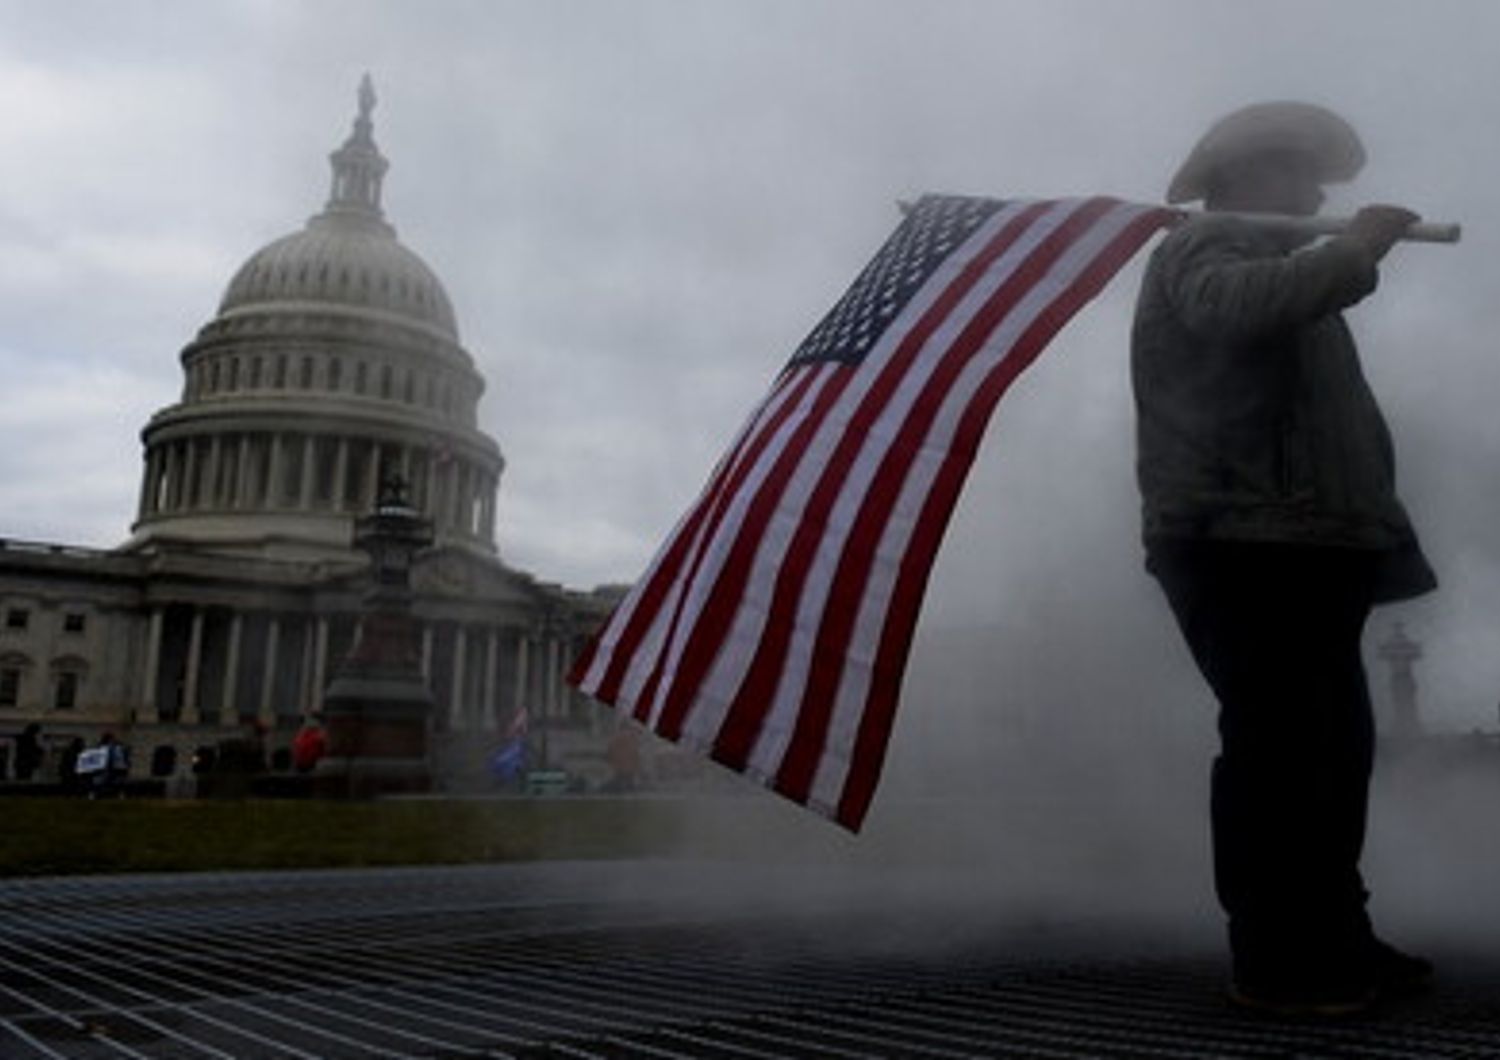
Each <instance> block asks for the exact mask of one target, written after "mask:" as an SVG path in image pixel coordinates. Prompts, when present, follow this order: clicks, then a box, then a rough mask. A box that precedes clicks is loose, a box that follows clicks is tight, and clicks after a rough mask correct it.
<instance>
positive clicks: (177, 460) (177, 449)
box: [167, 442, 182, 511]
mask: <svg viewBox="0 0 1500 1060" xmlns="http://www.w3.org/2000/svg"><path fill="white" fill-rule="evenodd" d="M181 506H182V443H181V442H168V443H167V509H168V510H169V511H170V510H175V509H177V508H179V507H181Z"/></svg>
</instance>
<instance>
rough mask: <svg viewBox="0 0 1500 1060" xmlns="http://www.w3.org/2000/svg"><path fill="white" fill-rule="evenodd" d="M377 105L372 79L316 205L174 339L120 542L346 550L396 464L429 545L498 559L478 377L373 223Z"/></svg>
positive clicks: (428, 272)
mask: <svg viewBox="0 0 1500 1060" xmlns="http://www.w3.org/2000/svg"><path fill="white" fill-rule="evenodd" d="M374 106H375V93H374V90H373V88H372V87H371V85H370V82H369V78H368V77H366V78H365V79H364V81H363V82H362V83H361V84H360V90H359V110H358V113H357V115H356V117H355V119H354V127H353V130H352V132H351V133H350V135H349V137H348V138H347V139H346V140H345V141H344V143H343V144H342V145H341V146H340V147H339V148H338V149H337V150H335V151H334V152H333V153H332V154H331V155H330V156H329V157H330V161H331V163H332V166H333V179H332V187H331V191H330V194H329V197H328V201H327V203H326V204H325V206H324V208H323V210H322V211H321V212H320V213H318V214H317V215H316V216H314V217H313V218H312V219H311V220H309V221H308V222H307V224H306V226H305V227H304V228H303V229H302V230H300V231H298V232H294V233H292V234H291V235H287V236H283V237H281V238H280V239H276V240H274V241H273V242H271V243H269V244H267V245H266V246H264V247H262V248H261V249H260V250H258V251H256V252H255V253H254V254H252V255H251V256H250V258H249V259H248V260H247V261H246V262H245V263H244V264H243V265H242V266H241V267H240V268H239V270H238V271H237V272H236V273H235V274H234V277H233V278H232V279H231V280H230V282H229V285H228V287H227V288H226V289H225V292H224V296H223V298H222V299H221V301H220V303H219V308H218V312H217V314H216V315H215V317H214V319H213V320H211V321H210V322H209V323H207V324H205V325H204V326H203V327H202V328H201V329H200V330H199V332H198V335H197V337H196V338H195V339H194V340H193V341H192V342H190V343H189V344H188V345H187V347H186V348H185V349H184V350H183V351H182V357H181V360H182V367H183V376H184V385H183V392H182V398H181V400H180V401H179V402H178V403H177V404H174V405H171V406H168V407H167V408H165V409H162V410H161V411H160V412H158V413H157V414H156V415H155V416H153V417H152V419H151V421H150V423H148V424H147V425H146V428H145V430H144V431H143V432H142V439H143V441H144V443H145V450H146V452H145V469H144V474H143V476H142V484H141V497H140V506H139V517H138V519H137V521H136V523H135V525H134V526H133V527H132V537H131V540H130V541H129V542H128V543H127V544H126V546H125V548H126V549H129V550H149V549H152V548H155V547H159V546H165V545H173V544H182V545H190V546H193V547H196V548H201V549H209V550H214V551H221V552H223V551H227V552H232V553H237V554H248V555H255V556H262V557H267V558H295V559H314V560H320V559H326V560H350V559H352V558H353V557H354V556H355V553H353V551H352V548H351V544H350V526H351V520H352V518H353V517H354V516H356V515H359V514H362V513H364V512H366V511H368V510H369V509H370V507H371V505H372V504H373V503H374V499H375V495H376V492H377V488H378V485H379V482H380V481H381V480H382V479H383V478H385V477H386V476H388V475H392V474H395V475H399V476H400V477H402V478H403V479H404V480H405V481H406V482H407V483H408V486H409V489H410V495H411V498H412V501H413V503H414V504H416V505H417V506H418V507H420V508H421V509H422V510H423V511H424V512H425V513H426V514H427V515H428V516H429V517H430V518H431V519H432V520H433V522H434V525H435V530H436V534H437V543H438V545H439V547H442V546H456V547H460V548H464V549H467V550H469V551H473V552H480V553H485V554H490V555H493V554H494V551H495V546H494V513H495V493H496V490H497V489H498V486H499V479H500V474H501V472H502V470H503V469H504V460H503V458H502V457H501V455H500V450H499V447H498V446H497V445H496V444H495V442H494V440H493V439H492V438H490V437H489V436H488V435H487V434H485V433H484V432H482V431H481V430H480V429H479V428H478V422H477V421H478V405H479V399H480V396H481V395H482V394H483V392H484V379H483V377H482V376H481V375H480V374H479V372H478V370H477V369H476V367H475V365H474V360H473V358H472V357H471V356H470V355H469V353H468V351H467V350H465V349H464V348H463V346H462V345H461V344H460V342H459V337H458V326H457V322H456V319H455V315H454V312H453V306H452V303H451V302H450V301H449V299H448V295H447V292H446V291H444V290H443V285H442V282H441V281H440V280H439V279H438V277H437V275H436V273H434V272H433V270H432V269H431V268H429V267H428V265H427V263H426V262H424V261H423V260H422V259H421V258H420V257H419V256H418V255H417V254H416V253H414V252H413V251H411V250H410V249H408V248H407V247H405V246H404V245H402V243H401V242H400V241H399V240H398V239H397V238H396V230H395V229H394V228H393V227H392V226H391V225H390V224H389V223H387V221H386V220H385V216H384V213H383V211H382V208H381V203H380V193H381V186H382V182H383V180H384V177H385V173H386V170H387V168H388V163H387V161H386V159H385V157H384V156H383V155H381V153H380V150H379V148H378V147H376V145H375V140H374V135H373V123H372V120H371V113H372V111H373V110H374Z"/></svg>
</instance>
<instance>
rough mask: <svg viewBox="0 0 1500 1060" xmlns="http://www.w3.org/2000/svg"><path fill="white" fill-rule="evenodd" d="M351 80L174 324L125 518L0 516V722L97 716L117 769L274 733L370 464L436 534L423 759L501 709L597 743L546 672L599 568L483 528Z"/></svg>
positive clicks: (604, 596) (341, 566) (336, 623)
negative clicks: (327, 137) (117, 755)
mask: <svg viewBox="0 0 1500 1060" xmlns="http://www.w3.org/2000/svg"><path fill="white" fill-rule="evenodd" d="M374 104H375V97H374V93H373V90H372V89H371V87H370V85H369V82H368V79H366V81H365V82H364V83H363V84H362V85H361V89H360V93H359V109H358V114H357V116H356V118H355V120H354V125H353V130H352V132H351V133H350V135H349V136H348V138H347V139H346V140H345V141H344V143H343V144H342V146H340V147H339V148H338V149H337V150H335V151H334V152H333V153H332V155H331V161H332V167H333V178H332V188H331V192H330V194H329V197H328V201H327V204H326V206H325V207H324V208H323V210H322V211H321V212H320V213H318V214H317V215H316V216H314V217H313V218H312V219H311V220H309V221H308V222H307V223H306V225H305V226H304V227H302V228H301V229H300V230H298V231H295V232H292V233H291V234H289V235H286V236H283V237H282V238H280V239H277V240H274V241H273V242H271V243H269V244H267V245H266V246H264V247H262V248H261V249H260V250H257V251H256V252H255V253H254V254H252V255H250V257H249V258H248V259H247V260H246V261H245V263H244V264H243V265H242V266H241V267H240V268H239V270H238V271H237V272H235V274H234V275H233V277H232V278H231V279H230V280H229V283H228V286H227V288H226V289H225V292H224V296H223V299H222V300H221V302H220V303H219V307H218V311H217V313H216V314H215V315H214V316H213V318H212V319H211V320H209V321H208V323H206V324H205V325H203V327H202V328H201V329H200V330H199V331H198V333H197V335H196V336H195V337H193V338H192V339H191V341H189V342H188V343H187V345H186V347H185V348H184V349H183V350H182V353H181V363H182V372H183V385H182V391H181V394H180V396H179V397H178V399H177V400H176V401H175V402H173V403H172V404H169V405H167V406H166V407H164V408H162V409H161V410H160V411H158V412H157V413H156V414H155V415H154V416H152V417H151V419H150V421H149V422H148V423H147V424H146V425H145V427H144V429H143V431H142V433H141V439H142V443H143V452H142V465H141V481H140V493H139V502H138V506H137V509H136V512H135V517H134V520H133V522H132V523H131V525H130V531H129V536H128V540H126V541H125V542H124V543H123V544H122V545H120V546H119V547H117V548H114V549H109V550H94V549H84V548H74V547H70V546H67V545H58V544H46V543H41V544H39V543H31V542H19V541H13V540H4V539H0V735H5V736H8V735H11V733H13V732H14V731H16V730H19V729H20V728H21V727H23V726H24V725H26V724H27V723H29V722H37V723H39V724H40V725H41V726H42V730H43V734H44V737H45V738H46V740H47V741H48V742H49V743H50V744H52V745H53V746H56V745H57V744H58V743H59V742H60V741H61V742H65V741H66V740H68V739H71V738H72V737H74V736H82V737H83V738H84V739H85V740H86V741H87V742H89V743H92V742H94V741H95V740H96V739H97V738H98V737H99V736H100V735H101V734H102V733H103V732H105V731H110V732H113V733H114V734H115V735H116V736H118V737H119V738H120V739H122V740H123V741H124V742H126V743H128V744H130V745H131V746H132V748H133V749H134V752H135V755H134V757H135V759H136V763H137V765H136V769H137V771H138V772H139V771H140V770H141V768H142V766H141V763H142V761H143V759H145V758H146V756H147V754H148V753H149V752H150V751H152V750H153V749H154V748H157V747H160V746H162V745H170V746H172V747H175V748H176V749H177V750H178V758H179V761H180V762H183V763H184V765H183V767H182V768H185V764H186V761H187V759H188V758H189V757H190V755H191V752H192V751H193V750H194V749H196V748H198V747H200V746H204V745H211V744H212V743H213V742H214V741H215V740H217V739H222V738H224V737H225V736H226V735H230V734H234V733H237V732H243V731H244V730H245V728H246V726H247V725H250V724H253V723H255V722H257V721H259V722H260V723H262V725H263V726H264V727H266V728H267V729H268V730H269V732H270V734H271V736H270V740H269V742H270V744H271V746H272V747H273V748H274V747H277V746H284V745H285V744H286V742H287V741H288V740H289V739H290V736H291V734H292V732H294V731H295V729H296V728H297V727H298V726H299V724H300V723H301V721H302V719H303V717H304V716H305V715H306V714H308V713H309V712H312V711H314V710H316V709H317V707H318V705H319V702H320V697H321V694H322V690H323V689H324V687H325V686H326V684H327V682H328V680H329V679H330V677H331V671H332V668H333V667H335V666H336V665H337V663H338V661H339V660H340V659H341V658H342V657H343V655H344V653H345V652H346V651H347V649H348V647H349V645H350V643H351V640H352V637H353V634H354V629H355V624H356V619H357V615H358V612H359V604H360V598H361V594H362V592H363V590H364V588H365V579H366V575H365V570H366V564H367V561H366V559H365V557H364V556H363V554H361V553H358V552H356V551H355V550H354V549H353V548H352V546H351V540H350V539H351V526H352V522H353V520H354V519H355V518H356V517H357V516H358V515H360V514H363V513H365V512H368V511H369V510H370V509H371V508H372V505H373V504H374V501H375V497H376V490H377V485H378V483H379V482H380V480H381V478H382V477H383V476H385V475H388V474H390V473H392V472H395V473H398V474H399V475H400V476H401V477H402V478H404V479H405V481H406V482H407V483H408V484H409V495H410V499H411V502H412V504H413V506H414V507H417V508H419V509H420V510H421V511H422V512H423V513H424V514H425V515H426V516H427V517H428V518H429V519H431V521H432V523H433V529H434V533H435V538H436V541H435V544H434V546H433V547H432V548H431V549H429V550H427V551H426V552H424V553H423V554H421V555H420V556H419V558H418V560H417V562H416V564H415V566H414V568H413V573H412V580H413V584H414V588H415V591H416V600H415V612H416V614H417V616H418V618H419V619H420V620H421V622H422V625H423V630H424V632H423V642H422V665H423V671H424V673H425V675H426V677H427V681H428V684H429V687H430V688H431V690H432V693H433V696H434V699H435V701H436V703H437V711H436V714H435V716H434V718H433V730H434V732H433V747H434V749H435V750H434V754H435V756H436V757H437V758H438V760H439V761H438V763H437V764H438V766H439V772H440V774H442V773H444V772H446V773H448V774H450V775H464V774H473V773H475V772H482V763H483V759H484V754H485V751H486V749H487V748H489V747H490V746H491V745H493V744H494V743H495V742H496V741H497V740H498V739H499V738H500V733H501V731H502V730H503V729H504V728H505V727H506V726H507V725H508V724H509V723H510V721H511V720H512V719H513V718H514V717H515V716H516V714H517V712H518V711H521V710H525V711H526V712H527V716H528V718H529V721H530V725H531V727H532V730H533V732H535V731H536V729H537V728H538V726H542V727H544V728H545V730H546V732H547V735H548V737H549V748H548V753H549V755H550V758H551V761H549V762H547V763H546V764H547V765H549V766H552V767H554V768H557V767H562V768H568V769H570V770H574V771H577V772H579V773H580V774H587V773H590V772H597V770H598V769H599V768H601V766H600V763H601V762H602V759H603V755H602V753H601V746H602V745H603V744H604V743H605V742H607V740H608V739H609V737H610V734H611V733H612V732H613V730H614V725H615V722H614V720H613V717H612V715H610V714H609V713H607V712H605V711H603V710H602V709H599V708H597V707H595V706H594V705H592V704H591V703H590V702H589V701H587V700H585V699H583V698H582V697H580V696H578V695H577V694H576V693H573V692H572V691H571V690H570V689H568V688H567V687H566V686H565V685H564V684H563V682H562V674H563V673H564V672H565V670H566V668H567V665H568V663H569V662H570V661H571V659H572V657H573V656H574V654H575V652H576V651H577V650H578V649H579V648H580V647H581V645H582V642H583V639H584V638H585V637H586V636H587V635H588V634H589V633H590V632H591V631H592V630H593V629H594V628H595V627H596V626H597V624H598V622H599V621H600V620H601V619H602V617H603V616H604V615H605V614H606V613H607V611H608V609H609V607H610V606H611V605H612V603H613V601H614V600H615V599H617V597H618V590H611V589H609V588H601V589H599V590H596V591H593V592H576V591H568V590H565V589H563V588H562V587H560V586H558V585H554V584H549V583H546V582H544V581H541V580H538V579H537V578H535V577H532V576H531V575H529V574H526V573H524V572H522V571H518V570H516V569H514V568H512V567H510V566H508V565H507V564H506V563H505V562H504V561H503V560H502V559H501V557H500V556H499V555H498V554H497V552H496V547H495V540H494V538H495V519H496V495H497V492H498V490H499V488H500V485H501V479H502V476H503V473H504V470H505V459H504V457H503V456H502V454H501V451H500V448H499V446H498V445H497V444H496V442H495V440H494V439H493V438H491V437H490V436H489V435H488V434H486V433H485V432H484V431H483V430H481V429H480V427H479V426H478V418H477V410H478V406H479V402H480V399H481V396H482V395H483V393H484V388H485V380H484V377H483V376H482V375H481V374H480V372H479V370H478V369H477V367H476V365H475V359H474V357H473V356H472V355H471V354H470V352H469V351H468V350H466V349H465V348H464V346H463V344H462V341H461V340H460V337H459V329H458V323H457V319H456V316H455V313H454V309H453V306H452V304H451V303H450V302H449V299H448V295H447V294H446V292H445V291H444V290H443V284H442V282H441V281H440V280H439V279H438V277H437V275H436V274H435V273H434V272H433V270H432V269H431V268H429V267H428V265H427V264H426V263H425V262H424V261H423V260H422V259H421V258H420V257H419V256H418V255H417V254H416V253H414V252H413V251H412V250H411V249H409V248H408V247H406V246H405V245H404V244H403V243H402V242H401V241H400V240H399V239H398V238H397V235H396V230H395V229H394V228H393V227H392V226H391V224H390V223H389V222H388V221H387V220H386V218H385V215H384V212H383V210H382V208H381V185H382V181H383V180H384V177H385V174H386V169H387V162H386V159H385V158H384V157H383V156H382V155H381V153H380V150H379V149H378V147H377V146H376V143H375V140H374V136H373V126H372V120H371V115H372V110H373V108H374ZM121 441H122V443H123V442H124V439H121ZM15 442H16V440H15V439H12V440H11V443H12V444H15ZM122 514H123V513H122ZM3 534H4V527H3V525H0V535H3ZM122 536H124V535H123V534H122Z"/></svg>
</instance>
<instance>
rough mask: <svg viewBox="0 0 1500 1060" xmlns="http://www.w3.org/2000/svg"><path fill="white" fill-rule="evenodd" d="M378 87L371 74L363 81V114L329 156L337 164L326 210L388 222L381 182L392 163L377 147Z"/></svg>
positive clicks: (359, 115) (357, 115)
mask: <svg viewBox="0 0 1500 1060" xmlns="http://www.w3.org/2000/svg"><path fill="white" fill-rule="evenodd" d="M374 109H375V86H374V85H373V84H372V83H371V82H370V75H369V74H368V73H367V74H365V75H364V77H362V78H360V82H359V113H358V114H356V115H355V117H354V130H353V131H352V132H351V133H350V134H349V138H348V139H347V140H345V141H344V143H343V146H342V147H340V148H339V149H338V150H337V151H334V152H333V153H331V154H330V155H329V156H328V161H329V162H330V163H332V165H333V184H332V188H331V189H330V191H329V195H328V205H327V206H326V207H325V208H324V212H325V213H328V214H344V215H353V216H357V217H365V218H368V219H369V220H371V221H376V222H381V223H382V224H383V223H384V221H383V217H382V215H381V210H380V184H381V181H382V180H384V179H385V171H386V170H387V169H388V168H389V167H390V163H389V162H387V161H386V160H385V156H384V155H382V154H381V153H380V148H378V147H376V146H375V137H374V128H375V124H374V122H372V121H371V120H370V113H371V112H372V111H373V110H374Z"/></svg>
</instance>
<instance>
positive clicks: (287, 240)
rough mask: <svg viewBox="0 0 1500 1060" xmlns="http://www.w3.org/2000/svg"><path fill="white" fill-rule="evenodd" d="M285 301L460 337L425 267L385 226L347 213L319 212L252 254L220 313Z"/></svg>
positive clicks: (444, 295)
mask: <svg viewBox="0 0 1500 1060" xmlns="http://www.w3.org/2000/svg"><path fill="white" fill-rule="evenodd" d="M289 302H290V303H296V302H316V303H322V304H337V305H347V306H355V307H359V308H364V309H377V310H381V311H383V312H387V313H392V314H394V315H397V316H400V317H403V318H405V319H407V320H414V321H419V322H421V323H423V324H426V325H428V326H430V327H434V328H436V329H438V330H439V331H441V332H442V333H443V334H444V335H447V336H448V337H450V338H455V339H456V338H457V337H458V325H457V324H456V323H455V322H454V319H453V306H452V305H451V304H450V303H449V301H448V294H447V292H446V291H444V290H443V285H442V283H441V282H440V281H439V280H438V278H437V275H436V274H435V273H434V272H433V271H432V269H430V268H428V266H427V263H426V262H425V261H423V260H422V259H421V258H419V257H418V256H417V255H416V254H415V253H413V252H412V251H411V250H409V249H407V248H406V247H405V246H403V245H402V244H401V243H400V242H398V241H397V239H396V234H395V231H394V230H393V229H392V228H391V227H390V226H389V225H387V224H385V223H384V222H380V221H378V220H376V219H374V218H365V217H361V216H359V215H358V214H354V213H351V212H348V211H344V212H337V211H333V210H330V211H328V212H325V213H322V214H319V215H318V216H316V217H314V218H313V219H312V220H311V221H309V222H308V223H307V227H306V228H305V229H303V230H302V231H300V232H294V233H292V234H291V235H288V236H283V237H282V238H280V239H278V240H276V241H275V242H273V243H270V244H268V245H267V246H265V247H262V248H261V249H260V250H258V251H256V252H255V253H254V254H252V255H251V256H250V259H249V260H248V261H246V262H245V264H243V265H241V266H240V269H239V271H238V272H236V273H235V274H234V279H232V280H230V281H229V287H228V289H227V290H226V291H225V292H224V299H223V301H221V302H220V303H219V313H220V315H223V314H225V313H229V312H232V311H234V310H236V309H242V308H245V307H248V306H263V305H268V304H276V303H289Z"/></svg>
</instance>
